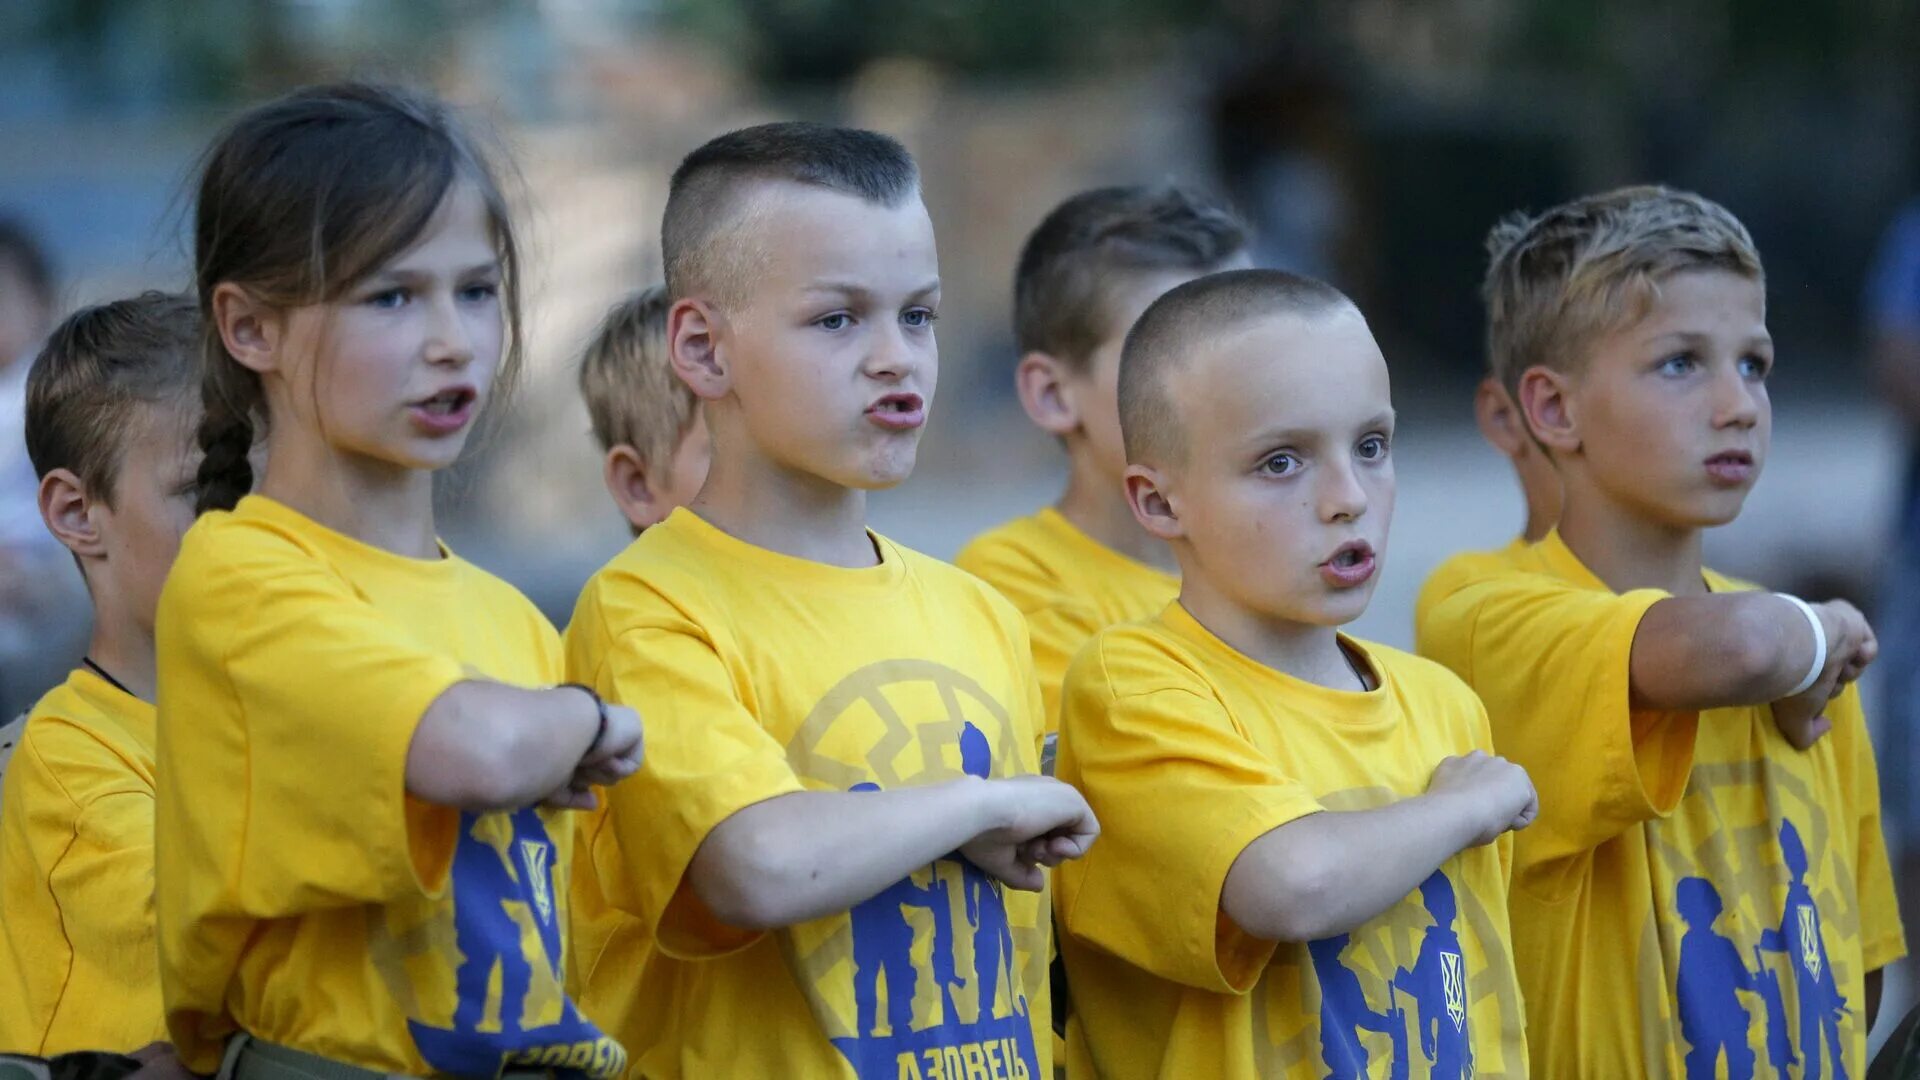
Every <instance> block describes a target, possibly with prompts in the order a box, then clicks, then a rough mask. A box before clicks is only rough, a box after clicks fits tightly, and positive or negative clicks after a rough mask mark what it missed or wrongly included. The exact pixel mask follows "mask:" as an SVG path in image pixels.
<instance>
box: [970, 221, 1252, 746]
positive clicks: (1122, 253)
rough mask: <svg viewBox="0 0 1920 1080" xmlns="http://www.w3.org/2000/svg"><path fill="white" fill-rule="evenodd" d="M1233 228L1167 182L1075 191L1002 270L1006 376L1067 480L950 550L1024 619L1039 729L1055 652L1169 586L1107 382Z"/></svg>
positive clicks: (1222, 249)
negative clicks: (1154, 310) (1013, 360)
mask: <svg viewBox="0 0 1920 1080" xmlns="http://www.w3.org/2000/svg"><path fill="white" fill-rule="evenodd" d="M1247 243H1248V234H1247V228H1246V226H1245V225H1244V224H1243V223H1242V222H1241V221H1240V219H1239V218H1237V217H1236V216H1234V214H1233V213H1232V212H1231V211H1230V210H1228V209H1227V208H1226V207H1225V206H1223V205H1221V204H1220V203H1218V202H1216V201H1214V200H1213V199H1211V198H1209V197H1208V196H1206V195H1204V194H1202V193H1200V192H1198V191H1195V190H1193V189H1190V188H1186V187H1180V186H1175V185H1164V186H1145V185H1135V186H1125V187H1104V188H1095V189H1093V190H1091V191H1083V192H1081V193H1080V194H1078V195H1075V196H1073V197H1072V198H1070V199H1068V200H1066V201H1065V202H1063V203H1061V204H1060V205H1059V206H1057V207H1055V208H1054V209H1053V210H1052V212H1050V213H1049V214H1048V215H1047V216H1046V218H1045V219H1043V220H1042V221H1041V222H1040V224H1039V226H1037V227H1036V228H1035V229H1034V230H1033V234H1032V235H1031V236H1029V237H1028V238H1027V242H1026V245H1025V247H1024V248H1023V249H1022V250H1021V253H1020V263H1019V267H1018V269H1017V270H1016V271H1015V274H1014V285H1013V308H1014V313H1013V323H1014V333H1015V336H1016V337H1017V339H1018V342H1019V347H1020V354H1021V355H1020V363H1019V366H1018V367H1017V368H1016V369H1015V371H1014V384H1015V387H1016V388H1017V390H1018V391H1019V395H1020V404H1021V405H1022V407H1024V408H1025V409H1026V411H1027V416H1028V417H1029V418H1031V419H1032V420H1033V422H1034V423H1035V424H1036V425H1038V426H1039V427H1040V429H1041V430H1042V431H1045V432H1047V433H1048V434H1051V435H1053V436H1054V437H1055V438H1057V439H1059V440H1060V444H1061V446H1062V448H1063V449H1065V450H1066V453H1067V487H1066V490H1065V491H1064V492H1063V493H1062V494H1061V496H1060V499H1059V501H1058V502H1056V503H1055V504H1054V505H1052V506H1049V507H1047V508H1045V509H1043V510H1041V511H1039V512H1038V513H1036V514H1033V515H1031V516H1028V517H1024V518H1018V519H1016V520H1014V521H1009V522H1007V523H1006V524H1004V525H1001V526H999V527H998V528H995V529H991V530H989V531H987V532H986V533H983V534H981V535H980V536H978V537H976V538H974V540H973V541H972V542H971V543H969V544H968V545H967V546H966V547H965V548H964V549H962V550H961V552H960V554H959V556H958V558H956V559H955V560H954V561H955V563H956V564H957V565H958V566H959V567H960V568H961V569H962V570H966V571H968V572H970V573H972V574H975V575H977V576H978V577H980V578H981V579H982V580H984V581H986V582H987V584H989V585H992V586H993V587H995V588H996V589H999V590H1000V592H1001V593H1002V594H1004V595H1005V596H1006V597H1007V599H1009V600H1012V601H1013V603H1014V606H1015V607H1017V608H1019V609H1020V611H1021V613H1022V614H1023V615H1025V616H1026V617H1027V627H1028V629H1029V631H1030V632H1031V634H1032V636H1033V661H1034V667H1035V669H1036V670H1037V671H1038V673H1039V676H1040V692H1041V694H1042V696H1043V698H1044V699H1045V707H1046V724H1047V730H1048V731H1052V730H1054V728H1055V726H1056V725H1057V723H1058V722H1059V716H1058V712H1059V708H1060V682H1061V680H1062V679H1064V678H1065V677H1066V673H1067V664H1068V663H1070V662H1071V661H1072V660H1073V656H1074V654H1075V653H1077V652H1079V651H1080V647H1081V646H1082V645H1085V644H1086V643H1087V639H1088V638H1091V637H1092V636H1093V634H1094V632H1095V631H1096V630H1099V629H1101V628H1102V627H1105V626H1111V625H1113V624H1114V623H1121V622H1131V621H1133V620H1134V619H1142V618H1146V617H1147V616H1149V615H1152V614H1154V613H1156V612H1158V611H1159V610H1160V609H1161V608H1163V607H1165V606H1166V605H1167V602H1168V601H1169V600H1171V599H1173V597H1174V594H1176V593H1177V592H1179V591H1180V582H1179V579H1178V578H1176V577H1175V576H1174V575H1173V572H1172V571H1173V561H1172V556H1171V555H1170V554H1169V553H1168V552H1167V549H1166V545H1165V544H1162V543H1161V542H1160V541H1158V540H1156V539H1154V538H1153V537H1152V536H1150V535H1149V534H1147V533H1146V532H1144V531H1142V530H1141V529H1140V527H1139V526H1138V525H1137V524H1135V523H1134V520H1133V514H1132V513H1131V512H1130V511H1129V510H1128V509H1127V504H1126V499H1125V498H1124V496H1123V493H1122V491H1121V486H1120V474H1121V473H1122V472H1123V471H1124V470H1125V468H1126V464H1127V462H1126V454H1125V452H1124V451H1123V450H1122V449H1121V446H1120V416H1119V406H1118V405H1117V404H1116V403H1115V400H1114V386H1115V382H1116V380H1117V378H1118V375H1119V369H1120V344H1121V342H1122V341H1123V340H1124V339H1125V338H1126V335H1127V330H1128V328H1129V327H1131V326H1132V325H1133V322H1134V320H1135V319H1137V318H1139V317H1140V313H1141V312H1142V311H1144V310H1146V307H1147V305H1148V304H1150V303H1152V302H1153V301H1154V300H1155V299H1156V298H1158V297H1159V296H1160V295H1161V294H1162V293H1164V292H1166V291H1167V290H1168V289H1171V288H1173V287H1174V286H1175V285H1179V284H1181V283H1182V282H1185V281H1191V280H1192V279H1194V278H1196V277H1199V276H1201V275H1202V274H1207V273H1211V272H1213V271H1216V270H1224V269H1227V268H1230V267H1233V266H1243V265H1245V264H1246V249H1247Z"/></svg>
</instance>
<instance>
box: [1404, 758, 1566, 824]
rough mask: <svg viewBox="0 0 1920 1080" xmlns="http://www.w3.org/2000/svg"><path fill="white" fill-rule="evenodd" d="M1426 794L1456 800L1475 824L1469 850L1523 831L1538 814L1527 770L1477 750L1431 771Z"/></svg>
mask: <svg viewBox="0 0 1920 1080" xmlns="http://www.w3.org/2000/svg"><path fill="white" fill-rule="evenodd" d="M1427 794H1428V795H1430V796H1437V797H1439V798H1443V799H1449V800H1458V801H1459V803H1460V804H1461V805H1462V807H1463V808H1465V810H1466V812H1467V813H1468V814H1469V815H1470V820H1472V821H1473V822H1474V823H1475V824H1474V834H1473V839H1472V840H1471V841H1469V842H1468V846H1469V847H1479V846H1480V845H1482V844H1491V843H1493V842H1494V841H1495V840H1497V839H1499V838H1500V834H1501V833H1504V832H1507V831H1509V830H1511V829H1524V828H1526V827H1527V826H1529V825H1531V824H1533V819H1534V818H1536V817H1538V816H1539V814H1540V799H1539V796H1538V795H1536V794H1535V793H1534V790H1533V780H1532V779H1531V778H1530V777H1528V776H1527V770H1525V769H1523V768H1521V767H1520V766H1518V765H1515V764H1514V763H1513V762H1511V761H1508V760H1507V759H1506V758H1503V757H1497V756H1495V755H1492V754H1487V753H1484V752H1482V751H1479V750H1475V751H1473V752H1472V753H1470V754H1467V755H1465V756H1464V757H1450V758H1447V759H1446V760H1445V761H1442V762H1441V763H1440V764H1439V765H1438V766H1436V767H1435V768H1434V770H1433V778H1432V779H1430V780H1428V781H1427Z"/></svg>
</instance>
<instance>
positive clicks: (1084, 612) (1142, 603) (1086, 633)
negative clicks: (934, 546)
mask: <svg viewBox="0 0 1920 1080" xmlns="http://www.w3.org/2000/svg"><path fill="white" fill-rule="evenodd" d="M953 561H954V565H956V566H958V567H960V569H962V570H965V571H966V572H968V573H970V574H973V575H975V576H977V577H978V578H980V579H981V580H982V581H985V582H986V583H987V584H989V585H991V586H993V587H994V588H996V589H999V590H1000V592H1001V595H1003V596H1005V597H1006V598H1007V599H1009V600H1011V601H1013V606H1014V607H1017V608H1019V609H1020V613H1021V614H1022V615H1025V616H1026V617H1027V629H1028V631H1029V633H1030V635H1031V636H1032V638H1033V667H1034V671H1035V672H1036V673H1037V674H1038V675H1039V677H1040V694H1041V698H1042V702H1043V704H1044V706H1045V708H1046V713H1045V717H1046V729H1047V731H1048V732H1049V733H1052V732H1054V731H1057V730H1058V729H1059V726H1060V684H1061V682H1063V681H1064V680H1065V679H1066V677H1067V665H1069V664H1071V663H1073V658H1074V656H1075V655H1076V654H1077V653H1079V651H1080V649H1081V648H1082V647H1083V646H1084V645H1086V643H1087V642H1088V641H1090V640H1092V638H1093V635H1094V634H1096V633H1098V632H1099V631H1101V630H1104V629H1105V628H1107V627H1109V626H1114V625H1117V624H1119V623H1123V622H1134V621H1136V620H1139V619H1146V618H1151V617H1152V616H1153V615H1155V614H1156V613H1158V612H1159V610H1160V609H1161V608H1164V607H1166V606H1167V605H1168V604H1169V603H1171V602H1172V600H1173V598H1174V597H1175V596H1178V595H1179V594H1180V579H1179V578H1178V577H1177V576H1175V575H1173V574H1169V573H1167V572H1166V571H1164V570H1161V569H1158V568H1157V567H1152V566H1148V565H1147V564H1146V563H1142V562H1136V561H1134V560H1133V559H1130V558H1128V557H1127V556H1125V555H1122V554H1120V553H1119V552H1117V551H1115V550H1113V549H1112V548H1110V547H1108V546H1106V545H1105V544H1102V543H1101V542H1100V541H1098V540H1095V539H1094V538H1093V537H1091V536H1088V535H1087V534H1086V533H1084V532H1081V531H1080V529H1079V527H1077V526H1076V525H1074V524H1073V522H1071V521H1068V520H1067V519H1066V517H1065V515H1063V514H1061V513H1060V511H1058V510H1055V509H1054V508H1053V507H1047V508H1046V509H1044V510H1042V511H1040V512H1039V513H1037V514H1034V515H1032V516H1030V517H1023V518H1017V519H1015V520H1013V521H1009V522H1007V523H1006V524H1005V525H1002V526H1000V527H999V528H997V529H992V530H989V531H988V532H985V533H982V534H980V535H979V536H977V537H975V538H974V539H973V541H972V542H971V543H969V544H967V546H966V547H964V548H962V549H961V550H960V554H959V555H958V556H956V557H955V558H954V560H953Z"/></svg>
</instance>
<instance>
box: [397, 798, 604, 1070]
mask: <svg viewBox="0 0 1920 1080" xmlns="http://www.w3.org/2000/svg"><path fill="white" fill-rule="evenodd" d="M490 816H491V815H476V814H462V815H461V818H460V824H461V829H460V839H459V842H458V844H457V845H456V846H455V848H454V856H453V867H452V871H451V874H450V878H451V885H452V892H453V899H454V905H453V926H454V940H455V943H456V945H457V947H458V949H459V953H460V957H461V959H460V966H459V967H458V969H457V970H456V971H455V972H454V984H455V987H456V989H457V992H458V994H459V1001H458V1003H457V1004H456V1005H455V1007H454V1013H453V1026H452V1027H451V1028H438V1027H431V1026H428V1025H426V1024H422V1023H420V1022H419V1021H417V1020H410V1021H408V1027H409V1029H410V1030H411V1032H412V1034H413V1038H414V1043H415V1045H416V1046H418V1047H419V1049H420V1056H421V1057H422V1058H424V1059H425V1060H426V1062H427V1064H428V1065H429V1066H431V1067H432V1068H433V1069H434V1070H435V1071H436V1072H442V1073H449V1074H456V1075H468V1076H492V1075H495V1074H497V1073H499V1072H500V1071H501V1069H502V1067H503V1066H504V1065H506V1064H507V1063H508V1059H509V1057H510V1056H512V1055H515V1054H518V1053H525V1052H528V1051H536V1052H539V1051H547V1050H560V1051H565V1050H566V1049H568V1048H569V1047H574V1046H578V1045H580V1044H586V1043H592V1044H598V1043H602V1042H603V1040H604V1036H603V1035H602V1034H601V1033H600V1031H599V1030H598V1029H597V1028H595V1027H594V1026H593V1024H592V1023H590V1022H588V1021H587V1020H586V1019H585V1018H583V1017H582V1016H581V1015H580V1013H579V1011H578V1010H577V1009H576V1008H575V1007H574V1004H573V1002H572V1001H567V1002H566V1004H565V1006H564V1008H563V1009H562V1012H561V1018H560V1021H559V1023H557V1024H552V1025H545V1026H541V1027H538V1028H532V1029H529V1028H523V1027H522V1026H521V1015H522V1012H523V1011H524V1009H525V1006H526V1002H527V998H528V994H529V991H530V990H531V989H532V988H533V976H534V968H533V965H534V964H535V963H541V964H545V965H547V970H546V971H545V972H543V974H544V975H545V976H546V979H545V980H544V981H545V982H546V983H548V984H549V985H557V984H558V983H559V982H560V981H561V979H562V975H563V972H562V970H561V958H562V955H563V954H562V949H561V944H560V921H561V916H562V914H563V913H562V912H560V911H558V910H556V907H555V898H554V895H553V893H554V880H553V879H554V874H553V867H554V859H555V855H556V854H557V852H556V850H555V848H554V845H553V840H552V839H551V838H550V837H549V836H548V835H547V828H546V823H545V822H543V821H541V820H540V815H539V812H538V811H537V810H536V809H534V808H533V807H526V808H523V809H521V810H518V811H515V812H514V813H513V814H511V815H505V814H502V815H500V819H496V820H485V818H487V817H490ZM483 833H486V834H490V835H492V836H493V837H494V840H492V841H490V840H489V839H486V838H485V837H484V836H483ZM502 833H504V836H502V835H501V834H502ZM516 908H517V909H519V910H520V911H522V912H523V913H528V914H531V916H532V917H533V922H534V926H535V928H536V929H537V930H538V932H539V942H540V946H541V953H540V955H539V956H528V955H527V950H526V949H524V948H523V947H522V944H521V923H520V922H518V921H516V920H515V919H514V916H513V910H514V909H516ZM496 972H498V979H499V996H498V998H497V1001H498V1008H497V1009H496V1010H493V1012H494V1013H496V1014H497V1015H489V1009H488V998H489V994H488V988H489V985H490V984H491V983H492V982H493V980H494V977H495V973H496ZM604 1041H605V1042H607V1043H608V1044H610V1042H611V1041H610V1040H604ZM600 1064H601V1065H602V1066H606V1067H610V1068H613V1069H614V1070H615V1071H618V1069H619V1068H620V1067H621V1066H624V1064H625V1063H624V1061H621V1062H618V1063H617V1064H609V1063H608V1062H606V1061H604V1060H603V1061H602V1062H600ZM561 1071H563V1072H572V1073H578V1072H579V1071H580V1070H578V1069H571V1070H569V1069H562V1070H561Z"/></svg>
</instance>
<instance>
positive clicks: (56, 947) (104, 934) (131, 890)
mask: <svg viewBox="0 0 1920 1080" xmlns="http://www.w3.org/2000/svg"><path fill="white" fill-rule="evenodd" d="M153 726H154V725H153V706H152V705H149V704H147V703H146V702H144V701H141V700H140V699H139V698H136V697H133V696H131V695H129V694H126V693H124V692H122V691H120V690H118V689H115V688H114V687H113V686H112V685H110V684H109V683H107V682H106V681H105V680H104V679H101V678H100V677H99V676H97V675H95V674H93V673H92V672H90V671H85V670H80V671H75V672H74V673H73V674H72V675H70V676H68V677H67V681H66V682H64V683H62V684H61V685H59V686H56V687H54V688H53V689H52V690H49V691H48V692H47V694H46V696H45V697H43V698H41V699H40V701H39V703H38V704H36V705H35V706H34V707H33V712H32V714H31V716H30V718H29V719H28V721H27V726H26V728H25V730H24V731H23V732H22V733H21V739H20V745H19V747H18V748H17V749H16V751H15V754H14V758H13V761H12V763H11V764H10V765H9V766H8V768H7V774H6V790H5V793H4V795H0V1002H4V1003H5V1004H3V1005H0V1052H3V1053H12V1054H32V1055H35V1056H41V1057H50V1056H52V1055H55V1054H65V1053H70V1052H73V1051H76V1050H113V1051H118V1052H121V1053H126V1052H128V1051H131V1050H137V1049H139V1048H140V1047H142V1046H145V1045H147V1044H148V1043H150V1042H154V1041H155V1040H159V1039H165V1038H166V1037H167V1028H166V1023H165V1021H164V1020H163V1019H162V1017H161V1013H160V966H159V962H158V960H157V959H156V958H155V955H154V944H153V739H154V732H153Z"/></svg>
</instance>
